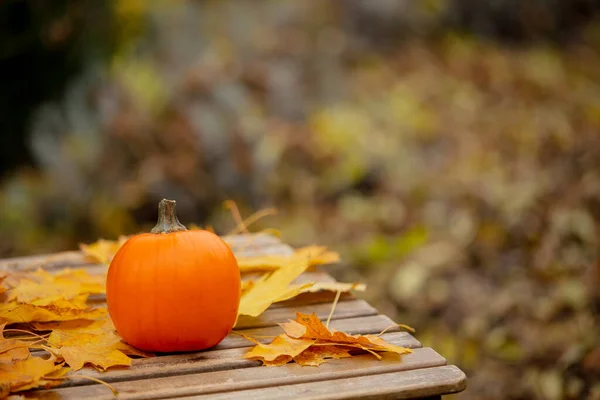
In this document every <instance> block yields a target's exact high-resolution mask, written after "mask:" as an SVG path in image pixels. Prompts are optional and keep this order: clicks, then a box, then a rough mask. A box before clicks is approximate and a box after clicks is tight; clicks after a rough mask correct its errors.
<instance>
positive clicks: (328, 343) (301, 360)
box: [244, 313, 412, 366]
mask: <svg viewBox="0 0 600 400" xmlns="http://www.w3.org/2000/svg"><path fill="white" fill-rule="evenodd" d="M280 325H281V327H282V328H283V330H284V333H283V334H282V335H279V336H277V337H276V338H275V339H274V340H273V342H271V343H270V344H260V343H258V342H256V341H255V340H254V339H252V338H248V337H246V338H247V339H249V340H251V341H253V342H254V343H257V345H256V346H255V347H253V348H252V349H251V350H250V351H249V352H248V353H246V355H245V356H244V357H246V358H250V359H253V360H260V361H262V362H263V365H267V366H274V365H283V364H286V363H288V362H289V361H292V360H294V362H297V363H298V364H300V365H306V366H318V365H320V364H322V363H324V362H326V359H327V358H344V357H350V356H351V354H350V351H351V350H357V349H361V350H364V351H367V352H369V353H371V354H373V355H375V356H376V357H377V358H381V356H379V355H378V354H377V353H376V352H381V351H387V352H393V353H397V354H406V353H411V352H412V351H411V350H410V349H407V348H404V347H400V346H395V345H392V344H390V343H387V342H386V341H384V340H383V339H382V338H380V337H378V336H375V335H364V336H363V335H349V334H346V333H344V332H339V331H335V330H330V329H327V327H326V326H325V325H323V323H322V322H321V320H320V319H319V318H318V317H317V316H316V315H315V314H312V315H307V314H302V313H296V320H290V321H289V322H286V323H283V324H280Z"/></svg>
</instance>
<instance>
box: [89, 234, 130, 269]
mask: <svg viewBox="0 0 600 400" xmlns="http://www.w3.org/2000/svg"><path fill="white" fill-rule="evenodd" d="M127 239H129V237H128V236H119V239H118V240H105V239H99V240H97V241H96V242H94V243H91V244H84V243H80V244H79V249H80V250H81V251H82V253H83V254H84V255H85V256H86V258H87V259H89V260H91V261H95V262H98V263H100V264H110V262H111V261H112V259H113V257H114V255H115V254H116V253H117V250H119V249H120V248H121V246H122V245H123V244H124V243H125V242H126V241H127Z"/></svg>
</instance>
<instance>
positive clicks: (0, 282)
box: [0, 272, 8, 398]
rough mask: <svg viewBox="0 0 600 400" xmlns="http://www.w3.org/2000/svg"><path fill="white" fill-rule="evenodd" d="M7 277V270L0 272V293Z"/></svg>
mask: <svg viewBox="0 0 600 400" xmlns="http://www.w3.org/2000/svg"><path fill="white" fill-rule="evenodd" d="M7 277H8V273H7V272H0V294H2V293H4V292H6V290H8V287H6V286H5V283H4V281H5V280H6V278H7ZM0 398H1V397H0Z"/></svg>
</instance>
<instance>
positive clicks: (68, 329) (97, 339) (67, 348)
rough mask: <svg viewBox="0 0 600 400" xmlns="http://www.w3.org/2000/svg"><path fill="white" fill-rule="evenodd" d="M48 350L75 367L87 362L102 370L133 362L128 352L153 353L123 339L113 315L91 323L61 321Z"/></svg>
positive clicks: (49, 340)
mask: <svg viewBox="0 0 600 400" xmlns="http://www.w3.org/2000/svg"><path fill="white" fill-rule="evenodd" d="M61 325H62V326H61ZM38 326H39V325H38ZM47 350H48V351H50V352H51V353H52V354H54V355H56V356H58V357H61V358H62V359H64V360H65V362H66V363H67V364H68V365H69V366H70V367H71V369H73V370H74V371H77V370H79V369H81V368H82V367H83V366H84V365H85V364H91V365H93V366H94V367H96V368H98V369H99V370H102V371H103V370H106V369H107V368H110V367H112V366H116V365H119V366H129V365H131V358H129V357H127V355H126V354H130V355H136V356H140V357H149V356H151V355H152V354H149V353H145V352H143V351H140V350H137V349H135V348H133V347H131V346H129V345H128V344H126V343H123V342H122V340H121V337H119V335H118V334H117V333H116V331H115V328H114V325H113V324H112V321H111V320H110V318H104V319H99V320H97V321H94V322H93V323H91V324H85V323H81V322H78V323H74V321H68V322H65V323H61V324H59V325H58V327H54V328H53V331H52V333H51V334H50V337H49V338H48V342H47Z"/></svg>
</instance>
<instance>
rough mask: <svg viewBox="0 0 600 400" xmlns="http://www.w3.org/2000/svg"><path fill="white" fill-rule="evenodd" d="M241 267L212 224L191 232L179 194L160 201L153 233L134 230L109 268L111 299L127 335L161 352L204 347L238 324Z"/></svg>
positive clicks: (141, 345)
mask: <svg viewBox="0 0 600 400" xmlns="http://www.w3.org/2000/svg"><path fill="white" fill-rule="evenodd" d="M240 286H241V282H240V272H239V268H238V265H237V261H236V259H235V257H234V255H233V253H232V252H231V250H230V248H229V246H227V244H226V243H225V242H224V241H223V240H221V238H219V237H218V236H217V235H215V234H214V233H211V232H208V231H202V230H194V231H188V230H187V229H186V228H185V226H183V225H182V224H181V223H180V222H179V220H178V219H177V216H176V213H175V201H173V200H162V201H161V202H160V204H159V215H158V223H157V224H156V226H155V227H154V229H152V231H151V233H144V234H140V235H136V236H133V237H131V238H130V239H129V240H128V241H127V242H125V244H123V246H122V247H121V248H120V249H119V251H118V252H117V254H116V255H115V257H114V258H113V261H112V262H111V264H110V267H109V270H108V277H107V280H106V301H107V303H108V311H109V313H110V317H111V318H112V320H113V322H114V324H115V327H116V328H117V331H118V332H119V334H120V335H121V336H122V337H123V339H125V341H126V342H127V343H129V344H131V345H133V346H135V347H137V348H139V349H142V350H147V351H157V352H174V351H192V350H202V349H206V348H209V347H212V346H215V345H216V344H218V343H219V342H220V341H221V340H223V338H225V336H227V334H228V333H229V332H230V331H231V329H232V328H233V325H234V323H235V320H236V317H237V311H238V306H239V303H240Z"/></svg>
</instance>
